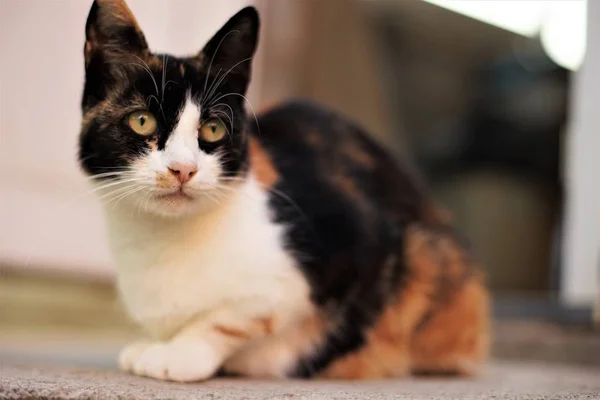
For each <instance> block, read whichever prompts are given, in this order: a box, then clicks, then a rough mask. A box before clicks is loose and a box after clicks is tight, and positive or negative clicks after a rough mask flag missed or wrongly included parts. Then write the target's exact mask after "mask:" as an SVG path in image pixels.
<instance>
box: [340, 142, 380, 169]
mask: <svg viewBox="0 0 600 400" xmlns="http://www.w3.org/2000/svg"><path fill="white" fill-rule="evenodd" d="M342 151H343V152H344V154H345V155H346V156H347V157H348V158H350V160H352V161H353V162H355V163H357V164H360V165H362V166H364V167H365V168H368V169H371V168H373V167H374V166H375V160H374V159H373V157H372V156H371V155H370V154H369V153H368V152H366V151H364V150H363V149H362V148H361V147H360V145H359V144H358V143H356V141H354V140H348V141H347V142H346V144H345V145H344V146H343V148H342Z"/></svg>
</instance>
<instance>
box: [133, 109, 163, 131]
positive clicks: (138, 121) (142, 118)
mask: <svg viewBox="0 0 600 400" xmlns="http://www.w3.org/2000/svg"><path fill="white" fill-rule="evenodd" d="M127 123H128V124H129V127H130V128H131V129H132V130H133V131H134V132H135V133H137V134H138V135H142V136H149V135H152V134H153V133H154V132H156V128H157V123H156V118H154V115H152V114H151V113H149V112H147V111H136V112H133V113H131V114H129V118H128V119H127Z"/></svg>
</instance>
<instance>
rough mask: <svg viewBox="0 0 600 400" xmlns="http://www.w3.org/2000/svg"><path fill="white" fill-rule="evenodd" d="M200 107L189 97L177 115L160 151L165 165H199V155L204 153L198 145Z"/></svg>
mask: <svg viewBox="0 0 600 400" xmlns="http://www.w3.org/2000/svg"><path fill="white" fill-rule="evenodd" d="M199 123H200V108H199V107H198V106H197V105H196V104H194V103H193V102H192V100H191V99H190V98H189V96H188V98H187V99H186V101H185V105H184V107H183V110H182V111H181V114H180V116H179V121H178V122H177V125H176V126H175V129H173V132H171V135H170V136H169V139H168V140H167V143H166V145H165V149H164V150H163V151H162V159H163V163H164V165H166V166H167V167H168V166H169V165H172V164H177V163H179V164H195V165H196V167H199V165H198V163H199V162H200V159H201V155H202V154H204V155H206V153H204V152H203V151H201V150H200V146H199V145H198V124H199Z"/></svg>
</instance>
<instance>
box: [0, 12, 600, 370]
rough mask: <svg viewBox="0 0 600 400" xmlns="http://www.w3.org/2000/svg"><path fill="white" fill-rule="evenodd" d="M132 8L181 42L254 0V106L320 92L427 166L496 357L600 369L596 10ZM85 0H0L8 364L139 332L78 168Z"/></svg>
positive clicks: (200, 38)
mask: <svg viewBox="0 0 600 400" xmlns="http://www.w3.org/2000/svg"><path fill="white" fill-rule="evenodd" d="M128 4H129V5H130V7H131V8H132V10H133V12H134V14H135V15H136V17H137V19H138V21H139V23H140V25H141V27H142V29H143V30H144V32H145V34H146V38H147V39H148V41H149V43H150V46H151V47H152V48H153V49H154V50H157V51H166V52H171V53H175V54H181V55H183V54H187V53H193V52H196V51H198V50H199V49H200V48H201V47H202V46H203V44H204V42H205V41H206V40H207V39H208V38H209V37H210V36H211V35H212V34H213V33H214V32H215V31H216V30H217V29H218V28H219V27H220V26H221V25H222V24H223V23H224V22H225V21H226V20H227V19H228V18H229V17H230V16H231V15H232V14H233V13H235V12H236V11H237V10H239V9H240V8H241V7H242V6H244V5H246V4H254V5H256V6H257V7H258V8H259V9H260V12H261V15H262V19H263V30H262V36H261V42H260V49H259V52H258V54H257V57H256V59H255V61H254V68H255V72H254V80H253V82H252V85H251V88H250V92H249V99H250V102H251V103H252V106H253V108H254V110H256V111H257V112H258V111H259V110H261V109H264V108H267V107H269V106H270V105H272V104H274V103H276V102H279V101H282V100H285V99H288V98H292V97H303V98H308V99H312V100H315V101H318V102H320V103H322V104H324V105H327V106H329V107H333V108H335V109H337V110H339V111H341V112H343V113H345V114H346V115H348V116H349V117H351V118H353V119H354V120H356V121H357V122H359V123H360V124H362V125H364V126H365V127H366V128H367V129H368V130H370V131H371V132H373V135H374V136H375V137H376V138H377V139H378V140H380V141H381V142H382V143H383V144H385V145H386V146H387V147H388V148H389V149H390V151H392V152H394V153H395V154H397V155H398V156H399V157H407V158H410V159H411V160H412V161H413V162H414V163H415V164H416V165H417V166H418V167H419V169H420V170H421V172H422V173H423V174H424V175H425V177H426V178H427V180H428V181H429V182H430V185H431V189H432V191H433V192H434V194H435V195H436V196H437V197H438V198H439V200H440V201H441V202H442V203H443V204H445V205H446V207H448V209H450V210H451V212H452V213H453V215H454V218H455V221H456V224H457V226H458V228H459V229H460V230H461V231H462V233H463V234H464V235H466V236H467V237H468V238H469V239H470V240H471V242H472V245H473V248H474V251H475V254H476V255H477V257H478V258H479V259H480V261H481V265H482V267H483V268H484V269H485V271H486V273H487V275H488V279H489V284H490V286H491V288H492V291H493V293H494V296H495V301H494V307H495V308H494V311H495V314H496V316H497V318H498V319H497V322H496V335H495V347H494V354H495V355H497V356H499V357H518V358H527V357H531V358H542V359H546V360H551V361H565V360H567V361H568V360H571V359H576V360H577V361H578V362H583V363H594V364H596V365H600V339H599V336H598V334H597V333H595V332H594V328H593V327H594V320H596V323H597V321H598V319H600V318H598V317H596V319H594V318H595V317H594V316H595V315H597V311H596V314H594V312H595V310H598V308H599V305H600V294H599V288H600V273H599V269H600V258H599V255H600V134H599V133H598V132H597V131H598V130H600V117H599V114H600V113H599V112H598V111H597V107H598V106H597V105H598V104H600V3H598V2H596V1H595V0H588V1H585V0H563V1H561V0H547V1H545V0H519V1H514V0H327V1H316V0H286V1H274V0H255V1H242V0H228V1H227V2H224V1H221V2H216V1H212V0H168V1H167V0H129V1H128ZM90 5H91V1H83V0H60V1H47V0H0V50H1V53H0V54H2V62H1V63H0V196H1V197H0V268H1V269H0V355H4V357H8V356H12V357H26V356H39V355H40V354H44V355H46V356H48V357H55V358H61V359H67V358H69V357H72V359H70V360H71V362H75V361H81V359H82V357H88V358H89V359H93V360H100V359H102V360H105V362H106V363H113V362H114V360H113V358H112V357H113V353H114V352H116V351H118V347H119V346H120V345H121V344H122V342H124V341H125V340H127V339H129V338H130V337H132V336H134V335H135V329H134V328H133V327H131V326H130V325H129V322H128V321H127V318H126V317H125V316H124V315H123V314H122V312H121V309H120V307H119V305H118V302H117V299H116V295H115V293H114V290H113V288H112V285H111V282H112V276H113V273H114V271H113V269H112V264H111V259H110V255H109V253H108V248H107V244H106V238H105V230H104V225H103V220H102V216H101V214H100V208H99V204H98V202H97V200H96V199H95V198H94V196H93V194H89V193H88V192H89V189H90V188H89V187H88V186H87V185H86V183H85V180H84V179H83V176H82V174H81V173H80V171H79V169H78V166H77V163H76V141H77V135H78V130H79V123H80V110H79V101H80V93H81V89H82V84H83V72H84V71H83V43H84V25H85V20H86V16H87V13H88V11H89V8H90ZM90 343H93V346H91V349H90ZM557 345H558V346H557ZM65 349H66V350H65ZM74 349H84V350H82V351H75V350H74ZM109 356H110V357H109ZM102 357H104V358H102ZM88 361H89V360H88ZM98 362H99V361H98ZM103 362H104V361H103ZM111 365H112V364H111Z"/></svg>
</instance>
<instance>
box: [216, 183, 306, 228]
mask: <svg viewBox="0 0 600 400" xmlns="http://www.w3.org/2000/svg"><path fill="white" fill-rule="evenodd" d="M246 179H247V178H240V177H235V176H229V177H222V178H219V180H221V181H233V182H244V181H246ZM259 185H260V186H261V187H262V188H263V190H266V191H268V192H270V193H273V194H274V195H277V196H279V197H281V198H282V199H284V200H286V201H288V202H289V203H290V204H291V205H292V206H293V207H294V208H295V209H296V211H298V213H300V215H302V216H303V217H304V218H307V216H306V214H305V213H304V212H303V211H302V209H301V208H300V206H299V205H298V204H297V203H296V202H295V201H294V200H292V199H291V198H290V197H289V196H288V195H286V194H285V193H283V192H281V191H279V190H277V189H273V188H271V187H267V186H265V185H262V184H261V183H260V182H259Z"/></svg>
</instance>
